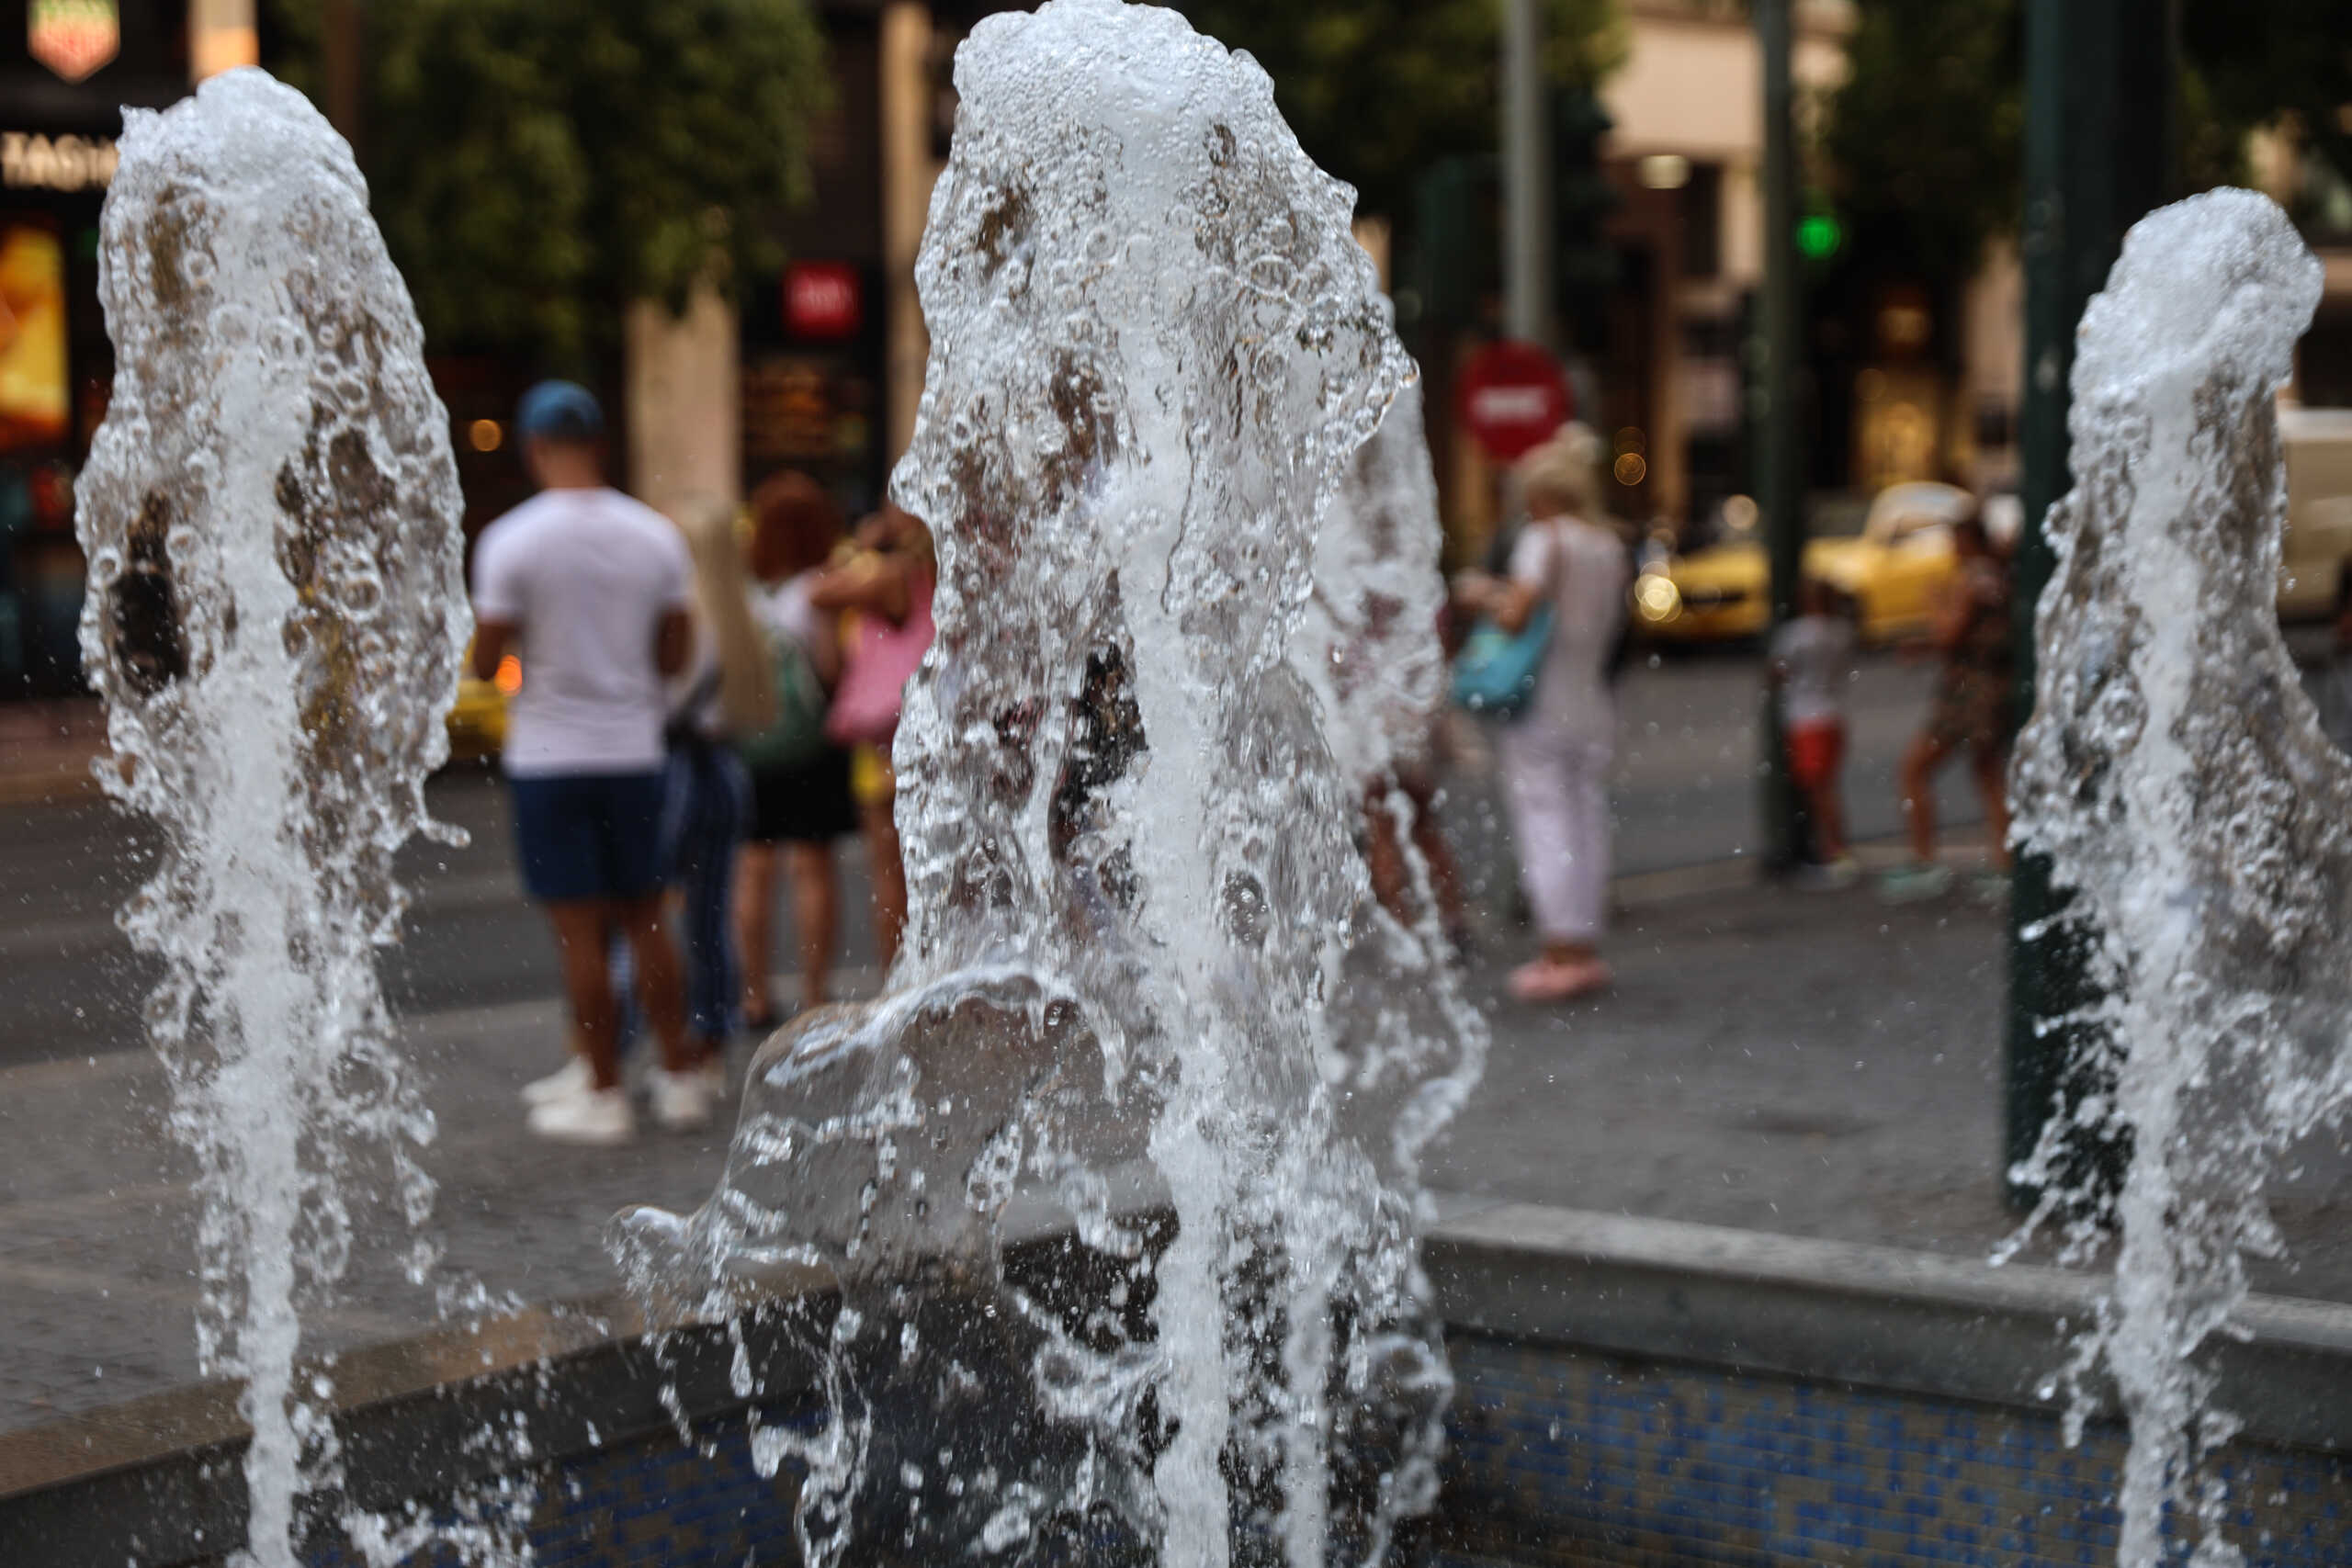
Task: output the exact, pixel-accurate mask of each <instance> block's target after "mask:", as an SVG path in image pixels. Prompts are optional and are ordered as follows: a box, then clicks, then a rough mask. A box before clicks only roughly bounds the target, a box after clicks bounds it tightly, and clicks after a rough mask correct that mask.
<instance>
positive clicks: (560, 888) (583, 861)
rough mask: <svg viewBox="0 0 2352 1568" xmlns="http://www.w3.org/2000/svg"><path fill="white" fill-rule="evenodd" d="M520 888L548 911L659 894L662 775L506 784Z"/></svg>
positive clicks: (560, 776) (567, 776)
mask: <svg viewBox="0 0 2352 1568" xmlns="http://www.w3.org/2000/svg"><path fill="white" fill-rule="evenodd" d="M506 782H507V784H508V785H509V787H510V788H512V790H513V791H514V797H515V854H516V855H517V856H518V857H519V858H520V859H521V861H522V863H523V886H526V887H527V888H529V889H530V892H531V897H534V898H537V899H538V900H539V901H540V902H541V903H546V904H561V903H569V902H571V901H572V900H575V899H581V898H643V897H650V896H651V895H652V894H655V893H658V892H660V891H661V890H662V882H663V880H664V879H663V876H662V795H663V791H662V773H660V772H658V771H657V772H653V773H549V774H547V775H546V776H544V777H540V778H522V779H509V780H507V781H506Z"/></svg>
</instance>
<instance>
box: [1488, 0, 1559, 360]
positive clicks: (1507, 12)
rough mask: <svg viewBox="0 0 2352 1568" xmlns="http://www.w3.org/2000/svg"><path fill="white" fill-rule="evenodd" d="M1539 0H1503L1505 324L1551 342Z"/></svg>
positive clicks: (1516, 333)
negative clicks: (1537, 7)
mask: <svg viewBox="0 0 2352 1568" xmlns="http://www.w3.org/2000/svg"><path fill="white" fill-rule="evenodd" d="M1538 4H1539V0H1502V5H1503V28H1502V62H1501V64H1502V81H1503V93H1502V100H1503V122H1502V147H1503V228H1504V241H1503V293H1504V307H1503V314H1504V328H1505V330H1506V331H1507V332H1508V333H1510V335H1511V336H1512V337H1515V338H1519V339H1521V340H1523V341H1525V342H1527V343H1537V344H1543V345H1544V347H1546V348H1549V347H1551V346H1552V138H1551V135H1550V133H1549V132H1550V128H1549V127H1548V126H1546V125H1545V123H1544V120H1545V118H1546V105H1545V103H1544V25H1543V20H1542V17H1541V16H1540V15H1539V13H1538V12H1537V9H1536V6H1537V5H1538Z"/></svg>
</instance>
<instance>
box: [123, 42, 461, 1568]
mask: <svg viewBox="0 0 2352 1568" xmlns="http://www.w3.org/2000/svg"><path fill="white" fill-rule="evenodd" d="M125 120H126V124H125V129H124V132H123V137H122V143H121V164H120V167H119V170H118V172H117V175H116V177H115V180H114V183H113V186H112V188H111V189H110V191H109V193H108V195H107V204H106V209H105V214H104V217H103V219H102V220H101V228H100V243H101V248H100V252H99V285H98V287H99V293H100V297H101V298H102V299H104V301H105V304H106V310H107V330H108V331H109V333H111V334H112V336H113V338H114V343H115V351H116V368H115V377H114V389H113V397H112V401H111V402H110V403H109V405H108V408H107V417H106V422H105V423H104V424H102V425H101V426H100V427H99V429H98V431H97V433H96V436H95V437H94V439H93V441H92V443H91V448H90V458H89V465H88V467H87V468H86V469H85V471H84V473H83V475H82V477H81V480H80V483H79V485H78V486H77V488H76V503H77V504H76V514H77V520H78V527H79V530H80V535H81V541H82V546H83V548H84V550H85V553H86V554H87V557H88V559H89V562H90V593H89V596H88V599H87V602H86V604H85V610H84V613H83V619H82V649H83V656H84V661H85V666H86V668H87V669H88V670H89V671H90V678H91V681H92V683H93V684H94V685H95V686H96V690H97V691H98V693H99V694H100V695H101V696H102V697H104V698H105V699H106V702H107V734H108V738H109V739H110V740H111V742H112V745H113V751H114V755H113V758H112V759H111V760H110V761H109V763H108V765H107V766H106V767H105V768H103V769H102V770H101V772H100V777H101V778H102V779H103V780H104V782H105V783H106V785H107V789H108V790H109V792H110V793H111V794H113V795H114V796H115V798H116V799H117V800H118V801H119V803H121V804H122V805H123V806H124V807H127V808H129V809H130V810H133V811H136V812H139V813H140V814H141V815H143V816H145V817H148V818H152V819H153V821H154V822H155V823H156V824H157V825H158V826H159V827H160V828H161V829H162V851H161V854H160V857H159V863H158V865H157V868H156V870H155V873H154V874H153V877H152V878H151V879H150V880H149V881H148V883H147V884H146V886H144V887H142V888H141V890H140V892H139V893H138V895H137V896H136V897H134V898H133V899H132V900H131V902H130V905H129V906H128V908H126V909H125V910H124V911H123V915H122V925H123V929H124V930H125V931H127V932H128V933H129V934H130V939H131V941H132V942H133V943H134V944H135V945H136V946H137V947H138V948H139V949H140V950H141V951H142V952H145V953H153V954H154V955H156V956H158V957H160V958H161V959H162V960H163V961H164V970H165V975H164V981H163V983H162V985H161V986H160V987H158V988H157V989H156V991H155V993H154V995H153V997H152V998H150V1000H149V1003H148V1007H147V1022H148V1027H149V1030H150V1032H151V1033H152V1034H153V1038H154V1041H155V1044H156V1047H157V1049H158V1050H159V1051H160V1052H161V1053H162V1055H163V1056H164V1062H165V1064H166V1066H167V1067H168V1068H169V1071H170V1074H171V1080H172V1088H173V1112H172V1124H173V1126H174V1128H175V1131H176V1132H177V1133H178V1134H180V1136H181V1137H182V1138H183V1139H184V1140H186V1142H187V1145H188V1146H189V1147H190V1148H191V1149H192V1150H193V1151H194V1152H195V1155H196V1159H197V1168H198V1174H197V1187H198V1191H199V1193H200V1194H201V1196H202V1198H203V1201H204V1218H203V1227H202V1233H201V1235H200V1238H199V1242H200V1247H199V1256H200V1268H201V1279H202V1286H203V1290H202V1296H201V1302H200V1305H199V1309H198V1342H199V1349H200V1359H201V1362H202V1365H203V1367H204V1370H205V1371H206V1372H207V1373H208V1374H213V1375H220V1374H229V1375H234V1376H236V1377H239V1378H242V1379H243V1381H244V1393H243V1414H244V1416H245V1418H246V1420H247V1421H248V1422H249V1423H250V1424H251V1427H252V1429H253V1439H252V1443H251V1446H250V1448H249V1450H248V1451H247V1455H246V1459H245V1472H246V1476H247V1484H248V1492H249V1496H250V1520H249V1526H248V1540H247V1545H246V1550H245V1552H244V1553H243V1555H241V1556H240V1558H239V1559H238V1561H240V1562H251V1563H254V1564H259V1565H263V1568H290V1565H291V1564H293V1563H294V1562H297V1561H298V1560H299V1559H298V1546H297V1541H298V1537H299V1535H300V1529H301V1523H300V1519H299V1517H298V1504H299V1502H300V1498H301V1497H302V1496H303V1495H304V1494H306V1493H309V1492H311V1491H314V1490H319V1489H322V1488H328V1487H331V1486H333V1485H334V1482H335V1480H336V1477H337V1474H338V1463H337V1457H336V1447H335V1439H334V1432H333V1429H332V1427H331V1426H330V1425H329V1424H328V1422H327V1421H326V1419H325V1418H324V1416H323V1415H322V1410H323V1408H324V1404H325V1401H326V1399H327V1396H328V1395H329V1394H330V1393H332V1387H331V1384H330V1383H328V1382H327V1381H326V1379H325V1375H324V1374H319V1375H318V1378H317V1380H316V1382H309V1381H308V1380H306V1384H307V1385H306V1386H298V1385H297V1382H296V1380H295V1375H294V1373H295V1355H296V1351H297V1350H298V1348H300V1341H301V1317H300V1312H301V1310H302V1309H303V1308H304V1307H305V1306H310V1305H315V1304H319V1303H322V1302H323V1301H325V1300H326V1299H328V1298H330V1297H331V1296H332V1293H333V1292H334V1286H335V1282H336V1281H337V1280H339V1279H340V1278H341V1277H342V1274H343V1271H344V1269H345V1266H346V1264H347V1262H348V1259H349V1256H350V1251H351V1248H352V1246H353V1241H354V1224H355V1213H354V1208H355V1204H354V1201H353V1200H352V1199H351V1198H350V1197H347V1196H346V1192H347V1190H348V1191H351V1192H357V1191H362V1190H367V1191H377V1192H388V1193H390V1194H391V1195H392V1201H393V1205H394V1207H395V1209H396V1210H397V1212H398V1213H399V1215H400V1217H401V1218H402V1219H405V1220H406V1221H407V1222H408V1223H409V1224H412V1225H413V1224H417V1223H419V1222H421V1221H422V1220H423V1219H424V1215H425V1213H427V1212H428V1211H429V1209H430V1207H431V1203H432V1196H433V1183H432V1181H431V1179H429V1178H428V1177H427V1176H426V1175H425V1174H424V1171H423V1169H422V1168H420V1167H419V1166H418V1164H417V1163H416V1161H415V1158H414V1157H413V1149H414V1148H415V1147H416V1146H417V1145H422V1144H423V1143H424V1142H426V1141H428V1140H429V1139H430V1138H431V1136H432V1134H433V1119H432V1116H431V1113H430V1112H429V1111H426V1110H425V1108H424V1103H423V1101H422V1100H421V1099H420V1098H419V1096H418V1093H417V1090H416V1086H415V1083H414V1080H413V1077H411V1076H410V1074H409V1071H408V1068H407V1065H406V1063H405V1062H404V1061H403V1059H402V1058H401V1055H399V1053H398V1052H397V1050H396V1049H395V1048H394V1043H393V1039H392V1028H391V1021H390V1015H389V1012H388V1010H387V1009H386V1006H385V1003H384V998H383V994H382V991H381V988H380V987H379V982H378V979H377V975H376V969H375V951H376V949H378V948H379V947H381V946H383V945H384V944H386V943H388V942H392V941H394V940H396V939H397V937H398V934H399V931H400V922H401V911H402V908H403V907H404V900H403V896H402V894H401V889H400V887H399V886H398V884H397V883H396V882H395V881H394V879H393V876H392V855H393V852H395V851H397V850H398V849H399V848H400V847H401V844H402V843H403V842H405V841H406V840H408V839H409V838H410V837H411V836H412V835H413V834H415V833H417V832H420V831H431V830H435V829H434V827H433V824H432V823H431V821H430V818H428V816H427V814H426V811H425V808H424V795H423V784H424V777H425V775H426V774H427V773H429V772H431V770H432V769H433V768H434V767H435V766H437V765H438V764H439V763H440V762H441V761H443V759H444V758H445V757H446V755H447V738H446V735H445V734H444V731H443V728H442V715H443V714H444V713H445V712H446V711H447V708H448V705H449V702H450V699H451V697H452V695H453V694H454V692H455V689H456V682H457V670H458V657H459V654H460V651H461V650H462V649H463V648H464V645H465V640H466V637H467V634H468V632H469V628H470V617H469V615H468V612H467V609H466V604H465V596H464V592H463V588H462V582H461V577H460V565H459V563H460V551H461V544H460V538H459V535H458V516H459V513H460V510H461V508H460V502H459V498H458V485H457V470H456V466H455V463H454V461H453V459H452V457H451V453H450V448H449V439H448V419H447V414H446V412H444V411H443V409H442V406H441V402H440V400H439V399H438V398H436V397H435V395H434V392H433V388H432V383H431V382H430V381H429V380H428V379H427V378H426V376H425V371H424V357H423V334H422V333H421V332H420V331H419V329H418V327H417V322H416V317H415V313H414V311H413V310H412V309H411V307H410V303H409V299H408V292H407V290H406V288H404V287H403V286H402V284H401V280H400V277H399V275H398V274H397V273H395V272H394V271H393V270H392V266H391V264H390V261H389V260H388V259H387V257H386V255H385V253H384V247H383V242H382V240H381V238H380V237H379V235H378V233H377V231H376V226H375V223H374V221H373V220H371V219H370V218H369V216H368V202H367V189H366V186H365V185H364V184H363V183H362V181H361V179H360V177H359V173H358V170H357V169H356V167H355V166H354V164H353V163H352V161H351V154H350V150H349V149H348V148H347V147H345V145H344V142H343V141H342V139H341V138H339V137H337V136H336V135H335V134H334V131H333V130H330V129H329V128H328V126H327V124H326V122H325V120H324V119H323V118H321V117H320V116H319V115H318V113H317V112H316V111H315V110H314V109H312V108H311V106H310V104H309V103H308V102H307V101H306V100H304V99H303V98H302V97H301V96H300V95H299V94H297V93H295V92H293V91H292V90H291V89H289V88H287V87H284V86H281V85H278V84H277V83H276V82H273V81H271V80H270V79H269V78H268V77H267V76H266V75H264V74H263V73H260V72H257V71H250V70H248V71H237V72H232V73H228V74H226V75H223V76H219V77H215V78H214V79H212V80H211V81H209V82H207V83H205V84H204V85H203V86H202V87H201V88H200V89H199V90H198V93H197V95H196V96H195V97H194V98H192V99H189V100H187V101H185V102H183V103H182V104H180V105H178V106H176V107H174V108H172V109H170V110H168V111H165V112H164V113H162V114H153V113H148V112H144V111H141V110H137V109H130V110H126V111H125ZM421 1245H422V1244H420V1246H421ZM430 1261H431V1260H430V1257H429V1251H428V1252H420V1253H418V1254H417V1255H415V1256H413V1258H411V1269H412V1273H413V1274H414V1275H416V1276H418V1277H419V1278H421V1277H422V1275H423V1274H424V1271H425V1270H426V1269H428V1268H429V1266H430ZM363 1533H364V1532H363Z"/></svg>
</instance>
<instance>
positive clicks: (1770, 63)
mask: <svg viewBox="0 0 2352 1568" xmlns="http://www.w3.org/2000/svg"><path fill="white" fill-rule="evenodd" d="M1791 4H1792V0H1757V4H1756V37H1757V43H1758V50H1759V52H1760V53H1761V55H1762V56H1763V66H1764V170H1763V174H1764V285H1763V297H1762V299H1760V300H1759V302H1758V306H1759V308H1758V310H1757V311H1756V315H1755V321H1756V324H1757V333H1756V336H1755V337H1754V338H1752V339H1751V340H1750V341H1749V343H1748V345H1747V354H1748V363H1749V366H1750V372H1751V379H1750V383H1749V392H1748V398H1749V407H1750V409H1751V411H1752V413H1753V416H1754V417H1753V419H1752V421H1751V426H1752V428H1753V429H1754V431H1755V433H1756V450H1755V470H1756V471H1755V479H1754V482H1755V486H1756V502H1757V506H1758V510H1759V511H1760V512H1761V513H1762V517H1763V525H1764V547H1765V552H1766V555H1767V557H1768V558H1769V559H1770V563H1771V593H1772V602H1771V625H1772V626H1773V628H1774V629H1776V630H1777V629H1778V628H1779V627H1780V626H1781V623H1783V622H1784V621H1786V620H1787V619H1788V618H1789V616H1790V615H1792V613H1793V612H1794V606H1795V604H1796V597H1797V580H1798V576H1799V574H1800V573H1801V572H1803V570H1804V445H1803V444H1804V432H1803V429H1802V427H1801V426H1800V424H1799V422H1798V412H1799V411H1798V408H1797V371H1798V361H1799V359H1800V356H1801V350H1800V347H1799V343H1798V332H1799V329H1798V322H1797V238H1796V205H1797V204H1796V183H1797V152H1796V123H1795V119H1794V117H1793V114H1792V107H1793V92H1792V86H1791V83H1790V76H1789V54H1790V47H1791V39H1790V20H1789V10H1790V6H1791ZM1763 700H1764V715H1763V722H1762V723H1761V725H1759V726H1758V728H1759V730H1760V731H1761V733H1762V735H1763V738H1764V756H1763V758H1762V759H1761V761H1762V768H1761V770H1760V777H1761V778H1762V779H1763V783H1764V787H1763V800H1762V802H1761V806H1762V814H1763V820H1764V863H1765V865H1766V867H1767V868H1768V869H1770V870H1773V871H1786V870H1789V869H1790V868H1792V867H1793V866H1794V865H1795V864H1796V863H1797V862H1798V861H1799V860H1800V859H1801V858H1802V856H1803V853H1804V832H1803V829H1802V825H1801V824H1800V822H1799V820H1798V815H1797V814H1798V805H1797V795H1796V790H1795V788H1794V787H1793V786H1792V784H1791V783H1790V780H1789V766H1788V751H1787V749H1786V748H1785V747H1784V746H1783V745H1782V743H1781V716H1780V705H1779V704H1778V703H1776V702H1775V701H1773V699H1772V697H1771V695H1770V693H1769V692H1768V693H1767V694H1766V695H1765V697H1764V699H1763Z"/></svg>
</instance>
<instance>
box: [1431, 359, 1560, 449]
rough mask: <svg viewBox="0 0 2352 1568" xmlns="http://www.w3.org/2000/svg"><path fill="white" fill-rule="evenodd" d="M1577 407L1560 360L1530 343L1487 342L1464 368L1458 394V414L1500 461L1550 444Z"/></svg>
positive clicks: (1455, 396) (1455, 400)
mask: <svg viewBox="0 0 2352 1568" xmlns="http://www.w3.org/2000/svg"><path fill="white" fill-rule="evenodd" d="M1574 406H1575V405H1574V402H1573V400H1571V399H1570V398H1569V396H1568V378H1567V377H1566V376H1565V375H1563V374H1562V373H1561V370H1560V362H1559V361H1558V360H1557V359H1555V358H1554V357H1553V356H1552V354H1551V351H1550V350H1548V349H1545V348H1543V347H1540V346H1538V345H1537V344H1532V343H1517V342H1508V341H1507V342H1503V343H1490V344H1487V346H1486V347H1484V348H1482V349H1480V350H1479V351H1478V352H1477V353H1476V354H1474V355H1471V356H1470V363H1469V364H1467V365H1465V366H1464V367H1462V375H1461V378H1460V381H1459V383H1458V384H1457V386H1456V388H1455V391H1454V411H1455V412H1456V413H1457V414H1459V415H1460V417H1461V420H1462V423H1464V425H1467V426H1468V427H1469V430H1470V434H1472V435H1474V436H1476V438H1477V441H1478V445H1479V446H1483V447H1485V448H1486V449H1487V456H1488V457H1492V458H1494V459H1495V461H1497V462H1498V463H1515V462H1517V461H1518V460H1519V459H1520V458H1521V457H1525V456H1526V455H1527V454H1528V453H1529V452H1531V451H1532V450H1533V449H1534V448H1536V447H1538V446H1542V445H1543V444H1544V442H1546V441H1548V440H1550V439H1551V436H1552V433H1553V432H1554V431H1555V430H1557V429H1559V428H1560V426H1561V425H1563V424H1566V423H1567V420H1568V414H1569V412H1570V410H1571V409H1572V408H1573V407H1574Z"/></svg>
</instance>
